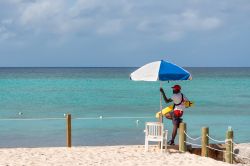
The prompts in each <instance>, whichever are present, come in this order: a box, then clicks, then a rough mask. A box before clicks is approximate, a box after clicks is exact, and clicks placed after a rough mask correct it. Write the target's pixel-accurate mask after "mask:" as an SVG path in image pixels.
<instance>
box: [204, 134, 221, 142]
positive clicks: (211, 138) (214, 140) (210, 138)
mask: <svg viewBox="0 0 250 166" xmlns="http://www.w3.org/2000/svg"><path fill="white" fill-rule="evenodd" d="M207 137H208V138H209V139H211V140H213V141H215V142H221V143H225V141H220V140H216V139H214V138H212V137H210V136H209V135H207Z"/></svg>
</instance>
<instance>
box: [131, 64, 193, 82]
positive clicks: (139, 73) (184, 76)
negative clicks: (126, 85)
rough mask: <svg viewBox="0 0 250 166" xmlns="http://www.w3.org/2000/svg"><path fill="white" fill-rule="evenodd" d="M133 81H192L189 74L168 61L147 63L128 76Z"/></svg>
mask: <svg viewBox="0 0 250 166" xmlns="http://www.w3.org/2000/svg"><path fill="white" fill-rule="evenodd" d="M130 79H131V80H133V81H176V80H192V76H191V74H190V73H189V72H188V71H186V70H185V69H183V68H182V67H179V66H177V65H175V64H173V63H170V62H168V61H163V60H161V61H155V62H151V63H148V64H146V65H144V66H142V67H140V68H139V69H137V70H136V71H134V72H133V73H131V74H130Z"/></svg>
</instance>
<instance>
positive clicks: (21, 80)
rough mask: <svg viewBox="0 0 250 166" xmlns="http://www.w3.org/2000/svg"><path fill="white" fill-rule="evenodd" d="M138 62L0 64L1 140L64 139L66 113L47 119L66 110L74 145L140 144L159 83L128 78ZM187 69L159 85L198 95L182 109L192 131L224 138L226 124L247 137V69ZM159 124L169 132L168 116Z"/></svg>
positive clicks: (57, 142) (20, 143)
mask: <svg viewBox="0 0 250 166" xmlns="http://www.w3.org/2000/svg"><path fill="white" fill-rule="evenodd" d="M135 69H136V68H0V147H47V146H65V142H66V141H65V138H66V136H65V128H66V123H65V119H54V120H53V119H44V118H64V114H65V113H71V115H72V118H73V119H72V144H73V146H80V145H122V144H144V133H143V130H144V125H145V122H147V121H156V120H157V119H155V113H156V112H158V111H159V98H160V95H159V85H160V83H159V82H134V81H131V80H130V79H129V74H130V73H131V72H132V71H134V70H135ZM186 69H187V70H189V71H190V72H191V73H192V76H193V80H192V81H180V82H169V83H168V82H163V87H164V89H165V91H166V92H167V95H168V96H169V97H170V96H171V94H172V92H171V88H170V87H171V86H173V85H174V84H177V83H178V84H180V85H181V86H182V89H183V91H182V92H183V93H184V94H185V95H186V96H187V97H188V98H189V99H190V100H193V101H195V107H192V108H189V109H186V111H185V114H184V121H185V122H186V123H187V130H188V133H189V135H191V136H193V137H198V136H200V133H201V127H203V126H208V127H209V130H210V131H209V132H210V135H211V136H212V137H214V138H216V139H219V140H224V139H225V134H226V130H227V128H228V126H231V127H232V129H233V130H234V136H235V137H234V138H235V142H250V127H249V126H250V120H249V119H250V68H186ZM20 112H21V113H22V114H21V113H20ZM19 114H21V115H19ZM100 116H102V117H103V118H102V119H100V118H99V117H100ZM112 117H115V118H112ZM76 118H82V119H76ZM84 118H86V119H84ZM87 118H93V119H87ZM22 119H27V120H22ZM137 122H138V123H137ZM164 123H165V127H166V128H167V129H169V130H170V133H171V129H172V122H171V121H168V120H166V119H164ZM169 136H170V134H169ZM176 142H178V140H177V138H176Z"/></svg>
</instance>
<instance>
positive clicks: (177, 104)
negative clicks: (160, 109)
mask: <svg viewBox="0 0 250 166" xmlns="http://www.w3.org/2000/svg"><path fill="white" fill-rule="evenodd" d="M172 89H173V96H172V97H171V98H167V96H166V95H165V92H164V90H163V89H162V88H160V92H161V94H162V96H163V99H164V101H165V102H166V103H170V102H173V103H174V107H173V111H171V112H170V113H168V114H166V115H165V117H166V118H167V119H170V120H172V123H173V131H172V139H171V140H170V141H169V142H168V144H169V145H174V140H175V137H176V134H177V130H178V128H179V125H180V123H181V122H182V118H181V117H182V115H183V111H184V109H185V101H188V99H187V98H186V96H185V95H184V94H182V93H181V86H180V85H175V86H173V87H172Z"/></svg>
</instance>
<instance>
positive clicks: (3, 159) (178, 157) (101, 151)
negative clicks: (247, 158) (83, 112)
mask: <svg viewBox="0 0 250 166" xmlns="http://www.w3.org/2000/svg"><path fill="white" fill-rule="evenodd" d="M0 165H1V166H7V165H8V166H19V165H25V166H26V165H27V166H29V165H32V166H33V165H46V166H49V165H67V166H75V165H107V166H117V165H124V166H135V165H142V166H161V165H170V166H179V165H182V166H185V165H190V166H191V165H192V166H200V165H202V166H213V165H216V166H232V165H231V164H227V163H224V162H221V161H216V160H213V159H210V158H205V157H200V156H197V155H194V154H189V153H179V152H177V151H174V150H171V151H168V152H165V153H161V152H160V151H159V149H158V148H156V147H155V146H154V147H150V151H149V152H145V151H144V146H141V145H140V146H99V147H72V148H63V147H60V148H9V149H7V148H6V149H0ZM238 165H239V166H240V165H242V164H238Z"/></svg>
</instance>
